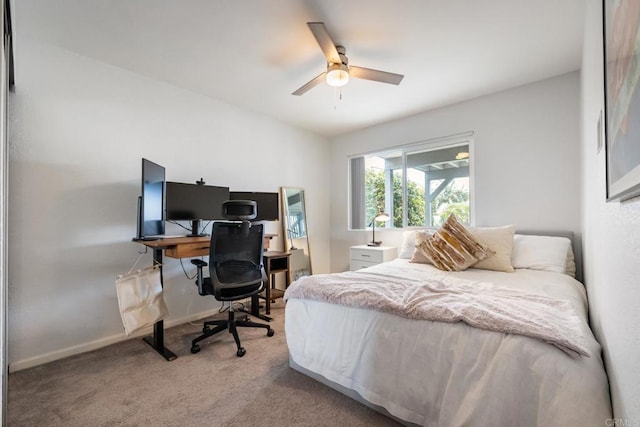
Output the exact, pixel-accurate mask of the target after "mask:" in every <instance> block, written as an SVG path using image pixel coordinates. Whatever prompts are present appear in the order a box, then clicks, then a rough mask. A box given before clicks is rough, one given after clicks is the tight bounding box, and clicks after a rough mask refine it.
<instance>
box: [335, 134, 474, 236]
mask: <svg viewBox="0 0 640 427" xmlns="http://www.w3.org/2000/svg"><path fill="white" fill-rule="evenodd" d="M474 135H475V134H474V132H473V131H470V132H464V133H459V134H455V135H449V136H443V137H438V138H431V139H427V140H422V141H417V142H412V143H408V144H401V145H395V146H390V147H384V148H380V149H376V150H371V151H367V152H363V153H358V154H351V155H349V156H347V169H348V173H347V176H348V194H347V198H348V202H347V215H348V216H347V218H348V221H347V228H348V230H350V231H357V230H368V229H370V228H371V226H370V225H369V224H367V223H366V218H364V222H363V227H362V228H360V227H353V223H354V219H355V217H354V208H353V207H354V201H353V197H354V187H353V185H354V181H356V179H354V176H353V173H352V165H353V164H354V163H353V159H358V158H361V159H366V157H368V156H373V155H376V154H383V153H388V152H390V151H399V152H401V157H402V227H393V224H392V226H391V227H385V228H386V229H387V230H402V229H424V228H428V227H426V226H408V225H407V222H408V210H407V155H410V154H411V153H414V152H418V151H421V150H423V151H433V150H438V149H443V148H453V147H457V146H462V145H468V147H469V225H473V224H475V172H474V169H475V168H474V163H475V144H474ZM365 170H366V169H365ZM363 179H364V178H363V177H361V178H360V179H358V180H357V181H358V182H363ZM362 193H363V194H361V195H359V197H361V198H362V197H363V196H364V191H362ZM361 207H362V209H364V206H361ZM390 221H391V220H390Z"/></svg>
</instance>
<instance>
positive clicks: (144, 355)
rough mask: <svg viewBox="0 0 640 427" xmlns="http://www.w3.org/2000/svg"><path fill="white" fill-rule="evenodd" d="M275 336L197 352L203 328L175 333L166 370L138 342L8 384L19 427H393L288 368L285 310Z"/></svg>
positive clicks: (279, 311)
mask: <svg viewBox="0 0 640 427" xmlns="http://www.w3.org/2000/svg"><path fill="white" fill-rule="evenodd" d="M271 313H272V316H273V317H274V320H273V321H272V322H271V326H272V328H273V329H275V331H276V333H275V335H274V336H273V337H267V336H266V333H265V330H264V329H244V328H243V329H240V339H241V341H242V345H243V347H244V348H245V349H246V350H247V354H246V355H245V356H244V357H241V358H239V357H236V347H235V343H234V341H233V337H232V336H231V335H230V334H228V333H221V334H218V335H216V336H214V337H212V338H211V339H210V341H204V342H203V343H202V345H201V348H202V350H201V351H200V353H198V354H191V353H190V351H189V350H190V346H191V342H190V341H191V339H192V338H194V337H195V336H197V335H198V334H199V333H200V331H201V326H195V325H189V324H186V325H181V326H178V327H175V328H171V329H168V330H167V331H166V334H165V340H166V344H167V347H168V348H169V349H171V350H172V351H173V352H174V353H176V354H177V355H178V358H177V359H176V360H174V361H172V362H167V361H165V360H164V359H163V358H162V357H161V356H160V355H158V354H157V353H155V352H154V351H153V350H151V348H150V347H149V346H147V344H145V343H144V342H142V340H141V339H139V338H136V339H132V340H129V341H126V342H122V343H119V344H115V345H112V346H109V347H106V348H103V349H100V350H96V351H93V352H90V353H85V354H81V355H77V356H73V357H69V358H66V359H63V360H59V361H56V362H52V363H49V364H46V365H42V366H37V367H35V368H31V369H26V370H23V371H18V372H15V373H12V374H10V375H9V393H8V414H7V425H8V426H11V427H14V426H44V425H46V426H71V427H73V426H83V427H85V426H250V425H265V426H287V425H295V426H395V425H398V424H397V423H395V422H394V421H392V420H391V419H389V418H386V417H385V416H383V415H380V414H378V413H377V412H375V411H373V410H371V409H369V408H367V407H366V406H364V405H361V404H360V403H357V402H355V401H353V400H351V399H349V398H347V397H345V396H343V395H342V394H340V393H338V392H336V391H334V390H332V389H330V388H328V387H326V386H324V385H323V384H320V383H318V382H316V381H314V380H312V379H310V378H308V377H306V376H305V375H302V374H300V373H298V372H296V371H294V370H292V369H291V368H289V366H288V354H287V346H286V341H285V335H284V305H283V303H282V302H278V303H276V304H275V305H274V306H272V311H271Z"/></svg>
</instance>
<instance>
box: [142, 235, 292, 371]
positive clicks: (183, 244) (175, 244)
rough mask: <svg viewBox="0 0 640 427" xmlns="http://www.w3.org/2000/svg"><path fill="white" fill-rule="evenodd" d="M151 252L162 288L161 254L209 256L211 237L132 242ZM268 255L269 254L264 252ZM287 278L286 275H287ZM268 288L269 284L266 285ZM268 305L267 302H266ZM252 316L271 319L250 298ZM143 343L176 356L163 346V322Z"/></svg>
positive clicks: (154, 328) (159, 323)
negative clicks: (158, 271) (157, 268)
mask: <svg viewBox="0 0 640 427" xmlns="http://www.w3.org/2000/svg"><path fill="white" fill-rule="evenodd" d="M272 237H273V235H265V241H267V239H271V238H272ZM134 241H135V242H137V243H141V244H143V245H145V246H146V247H148V248H151V249H152V250H153V263H154V264H160V265H161V267H160V283H161V284H162V286H163V287H164V279H163V276H162V253H163V252H164V254H165V255H166V256H168V257H170V258H195V257H200V256H207V255H209V247H210V246H211V236H200V237H172V238H168V239H158V240H134ZM266 253H269V252H266ZM287 276H288V274H287ZM267 286H270V283H267ZM267 304H269V301H268V302H267ZM249 314H251V315H252V316H256V317H259V318H261V319H264V320H271V318H269V317H266V316H262V315H261V314H260V307H259V304H258V297H257V296H254V297H251V311H250V312H249ZM143 340H144V342H146V343H147V344H149V345H150V346H151V347H152V348H153V349H154V350H155V351H157V352H158V353H160V355H162V357H164V358H165V359H167V360H168V361H171V360H174V359H175V358H177V357H178V356H176V355H175V353H173V352H172V351H171V350H169V349H168V348H166V347H165V346H164V321H162V320H160V321H158V322H156V323H155V324H154V325H153V335H152V336H150V337H144V338H143Z"/></svg>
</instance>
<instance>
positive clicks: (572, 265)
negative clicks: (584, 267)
mask: <svg viewBox="0 0 640 427" xmlns="http://www.w3.org/2000/svg"><path fill="white" fill-rule="evenodd" d="M564 274H567V275H569V276H571V277H573V278H574V279H575V278H576V259H575V257H574V256H573V249H572V248H571V245H569V250H568V251H567V264H566V265H565V268H564Z"/></svg>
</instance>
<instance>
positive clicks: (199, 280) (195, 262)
mask: <svg viewBox="0 0 640 427" xmlns="http://www.w3.org/2000/svg"><path fill="white" fill-rule="evenodd" d="M191 264H193V265H195V266H196V267H197V269H198V277H197V278H196V286H197V287H198V293H199V294H200V295H202V296H205V295H207V293H206V292H205V291H204V275H203V274H202V269H203V268H204V267H206V266H208V265H209V264H207V263H206V262H205V261H203V260H201V259H192V260H191Z"/></svg>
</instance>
